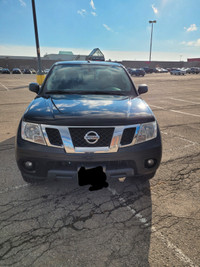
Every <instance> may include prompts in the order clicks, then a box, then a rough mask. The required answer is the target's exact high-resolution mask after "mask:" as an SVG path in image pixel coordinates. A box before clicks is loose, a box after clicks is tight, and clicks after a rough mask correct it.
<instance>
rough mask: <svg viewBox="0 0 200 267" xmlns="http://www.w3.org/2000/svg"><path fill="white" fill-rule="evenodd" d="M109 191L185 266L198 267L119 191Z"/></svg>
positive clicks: (109, 189)
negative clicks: (127, 202)
mask: <svg viewBox="0 0 200 267" xmlns="http://www.w3.org/2000/svg"><path fill="white" fill-rule="evenodd" d="M108 191H110V192H111V193H112V195H113V196H119V201H120V202H121V203H122V204H123V205H125V206H126V208H127V209H128V210H129V211H130V212H131V213H132V214H133V215H135V217H136V218H137V219H138V220H139V221H140V223H142V224H143V225H145V226H146V227H148V226H149V228H147V229H149V230H150V231H151V232H152V233H154V234H155V236H156V237H157V238H159V239H160V240H161V241H162V243H164V245H166V246H167V247H168V248H169V249H171V250H172V251H173V253H175V255H176V257H177V258H179V260H181V261H182V262H184V263H185V264H189V265H188V266H190V267H198V266H197V265H196V264H195V263H194V262H193V261H192V260H191V259H190V258H189V257H187V256H186V255H185V254H184V253H183V252H182V250H181V249H179V248H178V247H177V246H175V245H174V244H173V243H172V242H170V241H169V239H168V238H167V237H165V236H164V235H163V234H162V233H161V232H159V231H157V230H156V228H155V226H152V227H151V226H150V225H149V223H148V220H147V219H146V218H145V217H143V216H142V214H141V213H139V212H137V211H136V210H135V209H133V208H132V207H131V206H130V205H126V200H125V199H124V198H122V197H120V195H119V194H118V193H117V191H116V190H115V189H112V188H110V187H108Z"/></svg>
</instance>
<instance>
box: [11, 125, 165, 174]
mask: <svg viewBox="0 0 200 267" xmlns="http://www.w3.org/2000/svg"><path fill="white" fill-rule="evenodd" d="M15 153H16V161H17V164H18V167H19V169H20V171H21V172H22V173H23V174H25V175H26V176H28V177H31V178H35V179H37V178H40V179H41V178H46V179H54V178H76V177H77V173H78V170H79V169H80V168H81V167H85V168H86V169H87V168H94V167H97V166H102V167H103V170H104V172H105V173H106V175H107V177H108V178H109V177H111V178H120V177H124V176H134V175H149V174H152V173H154V172H155V171H156V170H157V168H158V167H159V165H160V161H161V155H162V144H161V136H160V131H159V129H158V135H157V138H155V139H152V140H150V141H147V142H144V143H141V144H136V145H133V146H129V147H123V148H119V150H118V151H117V152H114V153H99V154H98V153H97V154H96V153H66V151H65V150H64V149H61V148H56V147H49V146H43V145H39V144H35V143H31V142H28V141H25V140H23V139H21V136H20V133H19V131H18V134H17V137H16V144H15ZM148 159H154V161H155V164H154V165H153V166H151V167H149V166H147V160H148ZM27 161H30V162H32V163H33V168H32V169H30V168H29V169H28V168H26V167H25V162H27Z"/></svg>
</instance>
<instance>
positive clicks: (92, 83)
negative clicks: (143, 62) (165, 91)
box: [15, 61, 162, 183]
mask: <svg viewBox="0 0 200 267" xmlns="http://www.w3.org/2000/svg"><path fill="white" fill-rule="evenodd" d="M29 90H30V91H32V92H35V93H36V94H37V96H36V97H35V99H34V100H33V101H32V102H31V103H30V105H29V106H28V108H27V109H26V111H25V113H24V115H23V117H22V119H21V121H20V123H19V127H18V131H17V137H16V146H15V148H16V151H15V152H16V161H17V164H18V167H19V169H20V171H21V174H22V177H23V179H24V180H25V181H26V182H28V183H34V182H35V181H41V180H48V179H59V178H62V179H64V178H76V177H77V174H78V171H79V170H80V168H81V167H84V168H86V169H89V168H91V169H92V168H95V167H97V166H101V167H102V169H103V171H104V172H105V174H106V176H107V177H109V178H112V179H115V178H120V177H134V176H137V177H143V178H147V179H149V178H152V177H153V176H154V174H155V172H156V170H157V168H158V167H159V165H160V161H161V154H162V143H161V135H160V130H159V127H158V123H157V121H156V118H155V116H154V114H153V112H152V111H151V109H150V108H149V106H148V105H147V104H146V102H145V101H144V100H142V99H141V97H140V95H141V94H143V93H146V92H147V91H148V87H147V86H146V85H144V84H143V85H140V86H139V87H138V89H137V90H136V88H135V86H134V83H133V81H132V79H131V77H130V76H129V74H128V72H127V71H126V69H125V68H124V67H123V66H122V65H121V64H118V63H111V62H96V61H68V62H58V63H56V64H54V65H53V67H52V68H51V70H50V71H49V73H48V75H47V76H46V78H45V81H44V83H43V84H42V86H41V87H40V86H39V85H38V84H37V83H31V84H30V85H29ZM94 179H95V177H94Z"/></svg>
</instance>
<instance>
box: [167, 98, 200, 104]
mask: <svg viewBox="0 0 200 267" xmlns="http://www.w3.org/2000/svg"><path fill="white" fill-rule="evenodd" d="M168 98H169V99H172V100H176V101H181V102H186V103H191V104H196V105H200V102H193V101H189V100H183V99H178V98H174V97H168Z"/></svg>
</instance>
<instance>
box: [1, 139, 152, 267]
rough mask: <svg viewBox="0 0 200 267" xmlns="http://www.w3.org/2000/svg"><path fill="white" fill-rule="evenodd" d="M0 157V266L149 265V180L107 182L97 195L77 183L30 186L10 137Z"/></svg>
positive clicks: (150, 215) (71, 181)
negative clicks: (5, 183)
mask: <svg viewBox="0 0 200 267" xmlns="http://www.w3.org/2000/svg"><path fill="white" fill-rule="evenodd" d="M0 157H1V159H3V158H5V160H4V161H1V162H0V167H3V172H4V173H2V172H1V175H3V176H5V177H6V179H7V188H6V189H5V190H4V189H3V188H2V187H3V186H4V184H1V189H2V191H1V192H0V193H1V194H0V198H1V207H0V209H1V210H0V213H1V221H0V233H1V234H0V239H1V241H0V247H1V248H2V249H1V251H2V254H0V256H1V257H0V265H1V266H5V265H9V264H10V265H12V266H20V265H21V266H22V265H24V266H43V265H44V264H46V265H47V266H115V267H117V266H142V267H145V266H149V262H148V255H149V247H150V237H151V220H152V203H151V192H150V185H149V182H148V181H140V180H138V179H133V178H132V179H126V180H125V181H124V182H119V181H118V180H116V179H107V180H106V181H107V183H108V184H109V186H108V187H102V189H101V190H100V189H99V190H96V191H89V190H88V188H89V186H90V185H88V184H87V185H85V186H79V185H78V180H59V181H49V182H43V183H38V184H34V185H29V184H26V183H25V182H23V180H22V178H21V175H20V173H19V171H18V170H17V165H16V163H15V162H14V160H15V159H14V137H13V138H10V139H8V140H6V141H4V142H1V143H0ZM11 164H12V165H13V167H12V168H10V165H11ZM93 175H94V174H93ZM90 178H91V177H90ZM95 178H96V175H95V177H94V179H95ZM104 178H105V177H104ZM13 181H16V185H15V184H13ZM1 183H2V182H1ZM9 183H10V185H9ZM18 184H20V186H18ZM16 250H17V253H16Z"/></svg>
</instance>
